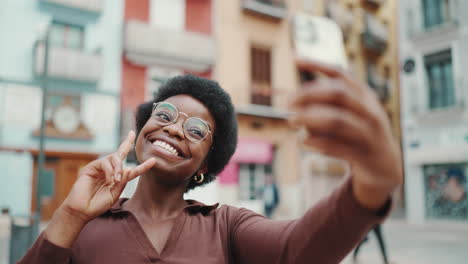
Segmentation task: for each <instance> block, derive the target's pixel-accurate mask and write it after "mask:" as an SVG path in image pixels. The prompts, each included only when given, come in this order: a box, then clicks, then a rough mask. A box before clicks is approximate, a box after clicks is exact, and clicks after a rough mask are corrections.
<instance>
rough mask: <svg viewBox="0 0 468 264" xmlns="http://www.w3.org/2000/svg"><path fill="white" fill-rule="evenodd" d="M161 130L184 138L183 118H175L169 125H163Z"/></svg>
mask: <svg viewBox="0 0 468 264" xmlns="http://www.w3.org/2000/svg"><path fill="white" fill-rule="evenodd" d="M163 131H165V132H167V133H168V134H169V135H171V136H173V137H177V138H179V139H181V140H182V139H184V138H185V135H184V128H183V120H182V119H181V118H179V120H177V122H175V123H174V124H170V125H167V126H165V127H163Z"/></svg>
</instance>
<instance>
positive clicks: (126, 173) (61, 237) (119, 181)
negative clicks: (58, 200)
mask: <svg viewBox="0 0 468 264" xmlns="http://www.w3.org/2000/svg"><path fill="white" fill-rule="evenodd" d="M134 140H135V133H134V132H133V131H131V132H130V133H129V134H128V137H127V139H126V140H125V141H124V142H123V143H122V144H121V145H120V147H119V149H118V151H117V152H115V153H113V154H111V155H108V156H106V157H104V158H102V159H98V160H95V161H92V162H91V163H89V164H88V165H86V166H85V167H84V168H83V169H82V170H81V171H80V174H79V176H78V179H77V180H76V182H75V184H74V185H73V187H72V189H71V191H70V193H69V194H68V196H67V198H66V199H65V201H64V202H63V203H62V205H61V206H60V207H59V208H58V209H57V210H56V211H55V213H54V215H53V217H52V219H51V220H50V222H49V224H48V225H47V228H46V229H45V230H44V232H43V233H42V234H41V235H40V236H39V238H38V239H37V241H36V242H35V243H34V245H33V247H32V248H31V249H30V250H29V251H28V252H27V253H26V255H25V256H24V257H23V259H21V260H20V261H19V263H38V264H40V263H52V264H53V263H69V262H70V257H71V249H70V248H71V247H72V245H73V243H74V242H75V240H76V239H77V237H78V235H79V234H80V232H81V230H82V229H83V227H84V226H85V225H86V223H87V222H89V221H91V220H92V219H94V218H95V217H97V216H99V215H101V214H102V213H104V212H105V211H106V210H108V209H109V208H111V206H112V205H114V203H116V202H117V200H118V199H119V197H120V194H121V193H122V191H123V189H124V188H125V185H126V184H127V182H128V181H131V180H132V179H134V178H135V177H137V176H139V175H141V174H143V173H144V172H146V171H147V170H149V169H150V168H151V167H152V166H154V160H153V159H150V160H147V161H145V162H144V163H142V164H140V165H139V166H137V167H135V168H133V169H129V168H125V169H123V168H122V164H123V161H124V160H125V159H126V157H127V155H128V153H129V152H130V150H131V147H132V145H133V141H134Z"/></svg>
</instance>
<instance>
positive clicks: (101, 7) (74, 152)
mask: <svg viewBox="0 0 468 264" xmlns="http://www.w3.org/2000/svg"><path fill="white" fill-rule="evenodd" d="M122 3H123V2H122V1H114V0H90V1H76V0H37V1H30V0H14V1H11V0H8V1H1V3H0V34H1V36H2V41H1V42H0V58H2V59H1V60H0V102H1V103H0V167H1V168H2V175H1V176H0V177H1V178H2V184H1V186H0V207H2V208H8V209H9V210H10V213H11V214H12V215H22V216H27V215H30V213H31V210H35V206H36V180H37V177H36V175H37V167H38V153H39V137H40V127H41V113H42V111H41V107H42V99H43V97H44V96H45V102H46V107H45V114H44V116H45V150H46V151H45V153H46V160H45V167H46V170H47V173H45V174H44V175H42V176H41V179H40V181H39V182H40V185H41V188H40V190H41V193H42V194H43V195H42V198H41V211H42V219H43V220H47V219H49V218H50V217H51V215H52V213H53V211H54V210H55V209H56V208H57V207H58V206H59V205H60V204H61V202H62V201H63V199H64V198H65V197H66V195H67V194H68V192H69V190H70V188H71V186H72V184H73V183H74V181H75V179H76V176H77V175H78V170H79V169H80V168H81V167H82V166H84V165H85V164H87V163H88V162H89V161H91V160H94V159H96V158H97V157H99V156H101V155H103V154H106V153H110V152H112V151H114V150H115V149H116V147H117V146H118V141H119V136H118V135H119V130H118V128H119V111H118V110H119V98H120V96H119V95H120V75H121V74H120V73H121V68H120V54H121V49H120V45H116V43H120V40H121V25H122V14H121V13H122V12H121V11H122V10H123V9H122ZM46 39H48V41H45V40H46ZM46 43H48V45H47V44H46ZM46 54H47V57H46ZM44 83H45V85H46V87H47V93H46V94H45V93H44V92H43V89H42V88H41V87H42V84H44Z"/></svg>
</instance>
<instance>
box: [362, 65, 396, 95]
mask: <svg viewBox="0 0 468 264" xmlns="http://www.w3.org/2000/svg"><path fill="white" fill-rule="evenodd" d="M367 83H368V84H369V86H370V87H371V88H372V90H373V91H374V92H375V93H376V94H377V96H378V97H379V99H380V100H381V101H382V102H386V101H387V100H388V99H389V97H390V89H389V86H390V81H389V80H388V79H387V78H384V77H383V76H382V75H380V74H379V73H378V72H377V69H376V68H375V66H370V67H369V68H368V70H367Z"/></svg>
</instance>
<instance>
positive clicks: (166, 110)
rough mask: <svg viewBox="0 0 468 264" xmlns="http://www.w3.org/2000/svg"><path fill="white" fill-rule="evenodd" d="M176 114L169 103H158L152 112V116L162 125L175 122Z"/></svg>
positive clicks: (175, 110) (173, 107)
mask: <svg viewBox="0 0 468 264" xmlns="http://www.w3.org/2000/svg"><path fill="white" fill-rule="evenodd" d="M178 113H179V112H178V110H177V108H175V106H173V105H171V104H169V103H159V104H157V105H156V108H155V109H154V111H153V116H154V117H155V118H156V120H157V121H158V122H160V123H162V124H170V123H172V122H174V120H176V118H177V114H178Z"/></svg>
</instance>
